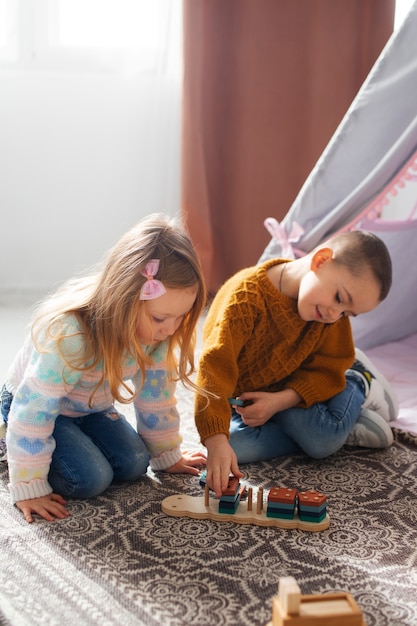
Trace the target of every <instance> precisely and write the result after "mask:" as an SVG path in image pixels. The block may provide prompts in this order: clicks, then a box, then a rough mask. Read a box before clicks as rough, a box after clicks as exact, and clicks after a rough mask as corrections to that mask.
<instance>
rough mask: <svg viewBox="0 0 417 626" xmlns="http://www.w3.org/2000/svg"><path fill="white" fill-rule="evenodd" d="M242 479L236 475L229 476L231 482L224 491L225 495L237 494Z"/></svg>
mask: <svg viewBox="0 0 417 626" xmlns="http://www.w3.org/2000/svg"><path fill="white" fill-rule="evenodd" d="M239 485H240V481H239V479H238V478H237V477H236V476H231V477H230V478H229V483H228V485H227V487H226V489H225V490H224V491H223V493H222V497H223V496H235V495H236V493H237V491H238V489H239Z"/></svg>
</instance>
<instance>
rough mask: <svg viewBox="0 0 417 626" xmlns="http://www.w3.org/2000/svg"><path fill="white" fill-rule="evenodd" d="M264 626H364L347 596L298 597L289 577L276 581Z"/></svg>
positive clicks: (291, 578) (353, 602) (355, 605)
mask: <svg viewBox="0 0 417 626" xmlns="http://www.w3.org/2000/svg"><path fill="white" fill-rule="evenodd" d="M266 626H366V624H365V621H364V619H363V615H362V611H361V610H360V608H359V606H358V605H357V604H356V602H355V600H354V599H353V597H352V596H351V595H350V593H331V594H318V595H301V591H300V587H299V586H298V584H297V582H296V581H295V579H294V578H293V577H292V576H285V577H282V578H280V580H279V583H278V595H276V596H274V597H273V599H272V621H271V622H268V624H266Z"/></svg>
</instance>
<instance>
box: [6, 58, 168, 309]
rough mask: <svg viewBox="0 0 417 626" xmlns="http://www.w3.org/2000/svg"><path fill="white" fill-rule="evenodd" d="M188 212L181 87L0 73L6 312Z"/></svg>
mask: <svg viewBox="0 0 417 626" xmlns="http://www.w3.org/2000/svg"><path fill="white" fill-rule="evenodd" d="M179 205H180V85H179V82H178V81H177V82H175V81H174V80H173V81H171V82H167V80H166V79H163V78H161V77H158V76H151V75H148V76H146V75H145V76H144V75H140V76H134V75H130V76H129V75H121V74H117V73H103V72H102V73H96V74H94V73H75V72H70V71H68V70H65V71H63V72H59V71H56V70H54V71H50V70H49V71H40V70H37V71H36V70H34V71H29V70H12V69H7V70H0V212H1V222H0V224H1V225H0V302H1V301H4V299H5V298H7V297H8V295H9V294H10V293H14V292H18V293H19V292H20V293H22V292H23V293H27V292H29V293H30V292H33V293H35V294H40V295H43V294H44V293H45V292H47V291H50V290H51V289H52V288H55V287H56V286H57V284H58V283H60V282H61V281H62V280H65V279H66V278H69V277H70V276H72V275H73V274H74V273H76V272H78V271H80V270H81V269H83V268H85V267H88V266H90V265H91V264H93V263H95V262H96V261H98V260H99V259H100V258H101V257H102V255H103V254H104V252H105V251H106V250H107V248H108V247H109V246H110V245H112V244H113V242H114V241H115V240H116V239H117V238H118V236H119V235H121V234H122V233H123V232H124V231H125V230H127V228H129V227H130V226H131V225H133V224H134V223H135V222H136V221H137V220H138V219H140V218H141V217H143V216H144V215H146V214H148V213H150V212H154V211H158V212H166V213H170V214H175V213H176V212H178V211H179Z"/></svg>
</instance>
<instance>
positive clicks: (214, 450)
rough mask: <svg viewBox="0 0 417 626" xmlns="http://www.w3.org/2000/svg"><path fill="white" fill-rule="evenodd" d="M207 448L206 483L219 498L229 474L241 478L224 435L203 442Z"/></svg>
mask: <svg viewBox="0 0 417 626" xmlns="http://www.w3.org/2000/svg"><path fill="white" fill-rule="evenodd" d="M204 445H205V446H206V448H207V451H208V455H207V476H206V483H207V484H208V486H209V487H210V488H211V489H213V491H214V492H215V494H216V496H217V497H218V498H220V496H221V495H222V493H223V491H224V490H225V489H226V488H227V485H228V482H229V476H230V474H233V476H236V477H237V478H242V476H243V473H242V472H241V471H240V469H239V465H238V463H237V457H236V454H235V451H234V450H233V448H232V447H231V445H230V444H229V441H228V439H227V437H226V435H224V434H219V435H212V436H211V437H207V439H206V440H205V441H204Z"/></svg>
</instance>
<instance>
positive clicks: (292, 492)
mask: <svg viewBox="0 0 417 626" xmlns="http://www.w3.org/2000/svg"><path fill="white" fill-rule="evenodd" d="M296 495H297V490H296V489H287V487H272V489H270V490H269V494H268V502H280V503H281V504H292V503H293V502H294V500H295V496H296Z"/></svg>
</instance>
